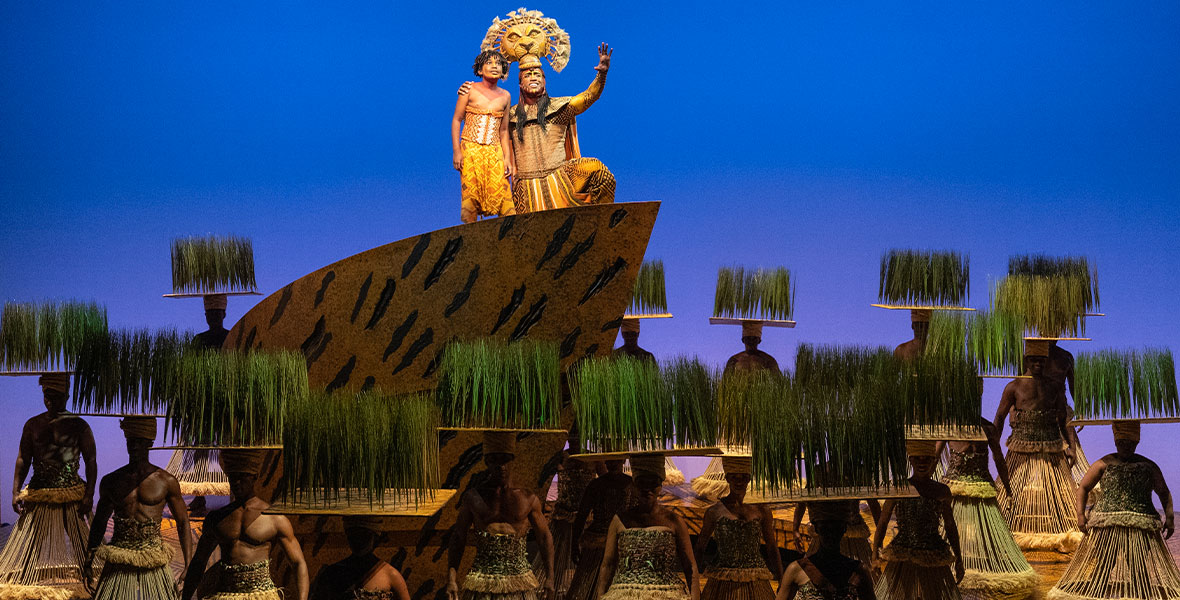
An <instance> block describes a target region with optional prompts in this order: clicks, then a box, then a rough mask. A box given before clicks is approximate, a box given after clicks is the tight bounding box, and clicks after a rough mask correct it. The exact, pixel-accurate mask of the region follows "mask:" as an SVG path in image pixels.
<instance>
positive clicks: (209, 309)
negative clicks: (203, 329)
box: [204, 294, 227, 329]
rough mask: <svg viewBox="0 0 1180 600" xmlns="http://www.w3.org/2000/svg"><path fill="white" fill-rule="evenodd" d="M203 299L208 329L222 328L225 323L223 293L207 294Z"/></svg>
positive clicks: (224, 297)
mask: <svg viewBox="0 0 1180 600" xmlns="http://www.w3.org/2000/svg"><path fill="white" fill-rule="evenodd" d="M204 300H205V323H207V324H208V325H209V329H222V328H223V327H224V323H225V307H226V305H227V301H226V296H225V294H209V295H208V296H205V297H204Z"/></svg>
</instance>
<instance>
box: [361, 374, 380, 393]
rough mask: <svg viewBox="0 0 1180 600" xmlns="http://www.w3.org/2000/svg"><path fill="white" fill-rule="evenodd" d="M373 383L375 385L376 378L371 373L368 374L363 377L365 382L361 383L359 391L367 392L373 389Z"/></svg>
mask: <svg viewBox="0 0 1180 600" xmlns="http://www.w3.org/2000/svg"><path fill="white" fill-rule="evenodd" d="M375 385H377V378H376V377H373V376H372V375H369V376H368V377H366V378H365V382H364V383H362V384H361V391H362V392H367V391H369V390H371V389H373V386H375Z"/></svg>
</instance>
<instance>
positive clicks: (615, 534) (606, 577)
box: [594, 515, 623, 598]
mask: <svg viewBox="0 0 1180 600" xmlns="http://www.w3.org/2000/svg"><path fill="white" fill-rule="evenodd" d="M622 531H623V521H621V520H620V519H619V516H618V515H615V517H614V518H613V519H611V522H610V528H609V529H607V530H606V545H604V546H603V547H602V566H601V567H599V568H598V585H597V586H595V587H596V590H597V591H596V592H595V594H594V597H595V598H601V597H602V595H603V594H605V593H606V590H607V588H609V587H610V582H611V580H612V579H614V578H615V569H617V568H618V566H619V534H620V533H622Z"/></svg>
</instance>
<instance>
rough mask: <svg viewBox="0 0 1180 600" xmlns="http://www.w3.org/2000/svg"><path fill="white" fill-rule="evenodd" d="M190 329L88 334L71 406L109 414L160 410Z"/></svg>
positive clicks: (80, 410) (142, 412)
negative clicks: (183, 331)
mask: <svg viewBox="0 0 1180 600" xmlns="http://www.w3.org/2000/svg"><path fill="white" fill-rule="evenodd" d="M191 339H192V333H191V332H185V333H183V334H180V333H177V332H176V330H175V329H163V330H159V331H152V330H148V329H137V330H126V329H120V330H111V331H110V332H108V333H105V334H104V335H97V336H92V338H90V339H89V340H88V341H87V343H86V347H85V350H84V351H83V352H82V353H81V355H80V357H79V359H78V363H77V366H76V368H75V374H74V386H73V394H74V398H73V401H74V410H76V411H78V412H96V413H113V414H162V413H164V412H165V411H166V410H167V407H168V401H169V397H168V395H167V389H168V385H169V377H172V376H173V375H174V373H175V370H176V368H177V361H179V360H180V357H181V355H182V354H183V352H184V351H185V350H186V349H187V348H188V347H189V344H190V340H191Z"/></svg>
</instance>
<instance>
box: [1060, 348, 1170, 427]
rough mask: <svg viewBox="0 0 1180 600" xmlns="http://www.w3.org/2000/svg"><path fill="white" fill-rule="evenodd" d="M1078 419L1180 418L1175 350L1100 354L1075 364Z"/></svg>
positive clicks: (1082, 357) (1086, 354)
mask: <svg viewBox="0 0 1180 600" xmlns="http://www.w3.org/2000/svg"><path fill="white" fill-rule="evenodd" d="M1074 383H1075V386H1074V389H1073V398H1074V416H1075V417H1076V418H1077V419H1079V420H1090V421H1093V420H1110V419H1135V420H1147V419H1153V418H1168V417H1177V416H1180V398H1178V397H1177V390H1176V364H1175V361H1174V360H1173V358H1172V351H1171V350H1168V349H1158V348H1148V349H1144V350H1123V351H1120V350H1100V351H1097V352H1082V353H1079V354H1078V355H1077V357H1076V359H1075V362H1074Z"/></svg>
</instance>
